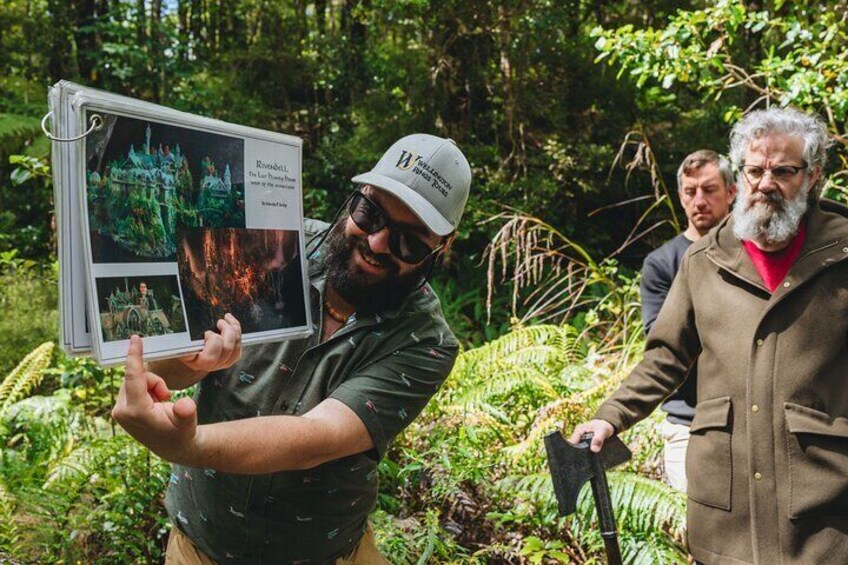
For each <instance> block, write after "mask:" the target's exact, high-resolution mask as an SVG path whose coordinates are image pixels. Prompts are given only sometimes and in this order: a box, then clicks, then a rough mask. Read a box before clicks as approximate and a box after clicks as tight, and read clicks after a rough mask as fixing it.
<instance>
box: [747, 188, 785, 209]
mask: <svg viewBox="0 0 848 565" xmlns="http://www.w3.org/2000/svg"><path fill="white" fill-rule="evenodd" d="M747 203H748V208H752V207H753V206H754V205H755V204H774V205H776V206H777V207H779V208H783V207H784V204H785V203H786V199H784V198H783V195H782V194H780V193H779V192H777V191H774V192H756V193H754V194H751V195H750V196H748V202H747Z"/></svg>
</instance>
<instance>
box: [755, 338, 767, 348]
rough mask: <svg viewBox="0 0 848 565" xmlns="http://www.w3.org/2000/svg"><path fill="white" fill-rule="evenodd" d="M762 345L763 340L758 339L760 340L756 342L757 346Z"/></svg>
mask: <svg viewBox="0 0 848 565" xmlns="http://www.w3.org/2000/svg"><path fill="white" fill-rule="evenodd" d="M763 343H765V342H764V341H763V338H760V339H758V340H757V345H759V346H762V345H763Z"/></svg>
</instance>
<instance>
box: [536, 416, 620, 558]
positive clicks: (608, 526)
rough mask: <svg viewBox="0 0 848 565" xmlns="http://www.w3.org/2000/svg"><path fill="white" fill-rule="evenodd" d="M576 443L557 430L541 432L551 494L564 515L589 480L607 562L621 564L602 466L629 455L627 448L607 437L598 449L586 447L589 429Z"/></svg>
mask: <svg viewBox="0 0 848 565" xmlns="http://www.w3.org/2000/svg"><path fill="white" fill-rule="evenodd" d="M580 440H581V441H580V443H578V444H576V445H575V444H573V443H571V442H569V441H568V440H566V439H565V438H563V437H562V433H560V432H559V431H555V432H552V433H550V434H548V435H546V436H545V451H547V452H548V465H549V466H550V469H551V479H552V480H553V483H554V494H555V495H556V499H557V505H558V508H559V513H560V515H561V516H568V515H569V514H571V513H573V512H574V511H575V510H576V509H577V495H579V494H580V487H582V486H583V484H584V483H585V482H586V481H591V483H592V495H593V497H594V499H595V509H596V510H597V511H598V521H599V522H600V524H601V536H602V537H603V538H604V547H605V548H606V552H607V561H608V563H609V565H621V563H622V561H621V551H620V550H619V548H618V539H617V537H616V532H615V516H614V515H613V511H612V500H611V498H610V491H609V485H608V484H607V474H606V469H611V468H613V467H615V466H616V465H621V464H622V463H624V462H625V461H627V460H629V459H630V455H631V454H630V450H629V449H627V446H626V445H624V443H623V442H622V441H621V440H620V439H618V436H612V437H610V438H607V440H606V441H605V442H604V446H603V447H602V448H601V452H600V453H593V452H592V451H591V450H590V449H589V444H590V443H591V442H592V433H591V432H590V433H586V434H583V436H582V437H581V438H580Z"/></svg>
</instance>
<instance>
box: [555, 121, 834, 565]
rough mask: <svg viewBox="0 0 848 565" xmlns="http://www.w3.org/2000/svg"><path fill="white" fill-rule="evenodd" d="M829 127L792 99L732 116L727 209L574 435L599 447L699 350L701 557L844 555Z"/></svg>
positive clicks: (696, 535) (695, 449) (652, 401)
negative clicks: (632, 356)
mask: <svg viewBox="0 0 848 565" xmlns="http://www.w3.org/2000/svg"><path fill="white" fill-rule="evenodd" d="M828 142H829V139H828V135H827V131H826V128H825V126H824V124H823V123H822V121H821V120H820V119H818V118H816V117H813V116H809V115H806V114H804V113H801V112H799V111H797V110H794V109H791V108H787V109H770V110H765V111H758V112H752V113H751V114H748V115H747V116H746V117H745V118H744V119H743V120H741V121H740V122H739V123H738V124H736V126H735V127H734V128H733V131H732V133H731V150H730V155H731V158H732V159H733V161H734V163H735V164H736V166H737V168H738V169H739V170H740V174H739V178H738V187H739V192H740V194H739V196H738V197H737V199H736V204H735V207H734V210H733V212H732V214H731V216H730V217H729V218H728V219H726V220H725V221H724V222H722V223H721V224H720V225H719V226H718V227H717V228H716V229H715V230H714V231H712V232H711V233H710V234H709V235H708V236H707V237H704V238H701V239H700V240H699V241H697V242H695V243H693V244H692V246H691V247H690V248H689V251H688V253H687V254H686V256H685V257H684V259H683V263H682V265H681V267H680V271H679V272H678V275H677V278H676V279H675V281H674V284H673V285H672V288H671V290H670V292H669V296H668V299H667V300H666V302H665V305H664V306H663V308H662V310H661V312H660V315H659V317H658V319H657V321H656V324H655V326H654V329H653V331H652V332H651V334H650V335H649V336H648V343H647V348H646V352H645V357H644V359H643V361H642V362H641V363H640V364H639V365H638V366H637V367H636V369H635V370H634V371H633V373H632V374H631V375H630V377H628V378H627V379H626V380H625V381H624V382H623V383H622V385H621V387H620V388H619V389H618V390H617V391H616V392H615V393H614V394H613V396H612V397H611V398H610V399H609V400H608V401H607V402H605V403H604V404H603V405H602V406H601V407H600V408H599V409H598V411H597V413H596V417H595V419H593V420H591V421H590V422H587V423H585V424H581V425H579V426H577V427H576V428H575V430H574V433H573V434H572V436H571V441H574V442H576V441H578V440H579V439H580V437H581V436H582V434H584V433H586V432H592V433H593V434H594V437H593V440H592V450H593V451H599V450H600V448H601V446H602V445H603V442H604V440H605V439H606V438H608V437H610V436H611V435H613V434H615V433H620V432H622V431H624V430H625V429H627V428H629V427H631V426H633V425H634V424H635V423H636V422H638V421H639V420H640V419H642V418H644V417H646V416H647V415H648V414H650V413H651V412H652V411H653V410H654V408H655V407H656V406H657V405H658V404H659V403H660V402H662V400H663V399H664V398H665V397H666V396H668V395H669V394H670V393H671V392H672V391H674V390H675V389H676V388H677V386H679V384H680V383H681V382H682V381H683V379H684V378H685V376H686V374H687V371H688V369H689V367H690V365H691V364H692V363H693V362H694V363H697V370H698V375H699V379H698V384H697V398H698V404H697V405H696V407H695V417H694V420H693V422H692V426H691V428H690V431H691V438H690V442H689V451H688V453H687V465H686V470H687V474H688V476H689V490H688V497H689V503H688V514H689V515H688V524H689V528H688V536H689V546H690V551H691V553H692V555H693V556H694V557H695V559H697V560H698V561H699V562H702V563H706V564H709V565H722V564H728V565H731V564H732V565H739V564H753V563H757V564H766V563H768V564H771V563H783V564H790V563H798V564H808V563H816V564H819V565H825V564H832V565H837V564H839V565H844V563H846V559H848V557H846V556H848V386H846V384H847V383H848V209H846V208H845V207H844V206H841V205H839V204H836V203H835V202H832V201H828V200H825V199H821V198H820V197H819V194H820V191H821V185H822V170H823V167H824V163H825V157H826V150H827V146H828Z"/></svg>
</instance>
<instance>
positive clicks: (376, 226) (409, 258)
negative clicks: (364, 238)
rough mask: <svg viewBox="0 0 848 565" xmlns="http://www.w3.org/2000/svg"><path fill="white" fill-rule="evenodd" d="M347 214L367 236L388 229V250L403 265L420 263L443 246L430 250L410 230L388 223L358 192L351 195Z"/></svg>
mask: <svg viewBox="0 0 848 565" xmlns="http://www.w3.org/2000/svg"><path fill="white" fill-rule="evenodd" d="M348 212H349V213H350V218H351V219H352V220H353V222H354V223H355V224H356V225H357V227H359V229H361V230H362V231H364V232H365V233H367V234H372V233H377V232H378V231H380V230H381V229H383V228H385V227H388V228H389V249H390V250H391V252H392V255H394V256H395V257H397V258H398V259H400V260H401V261H403V262H404V263H410V264H413V265H414V264H416V263H421V262H422V261H424V260H425V259H427V258H428V257H429V256H431V255H432V254H434V253H436V252H437V251H439V250H440V249H442V248H443V247H444V246H445V244H444V243H442V244H441V245H439V246H438V247H436V248H435V249H433V248H431V247H430V246H429V245H427V244H426V243H424V242H423V241H421V238H419V237H418V236H416V235H414V234H413V232H412V231H411V230H409V229H407V228H405V227H403V226H402V225H400V224H397V223H393V222H392V221H390V220H389V216H388V214H386V212H385V211H384V210H383V209H382V208H380V206H379V205H378V204H377V203H376V202H374V201H373V200H371V199H370V198H368V197H367V196H365V195H364V194H362V193H361V192H359V191H357V192H354V193H353V194H352V195H351V197H350V204H348Z"/></svg>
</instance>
